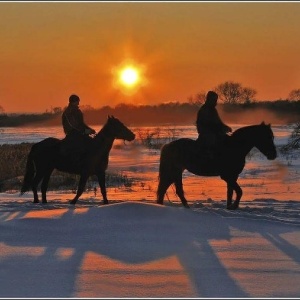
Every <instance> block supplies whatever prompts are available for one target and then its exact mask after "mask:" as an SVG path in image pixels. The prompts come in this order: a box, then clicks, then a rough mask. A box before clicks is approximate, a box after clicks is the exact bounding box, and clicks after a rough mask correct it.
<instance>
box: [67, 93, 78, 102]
mask: <svg viewBox="0 0 300 300" xmlns="http://www.w3.org/2000/svg"><path fill="white" fill-rule="evenodd" d="M77 101H80V99H79V97H78V96H77V95H74V94H73V95H71V96H70V97H69V102H70V103H75V102H77Z"/></svg>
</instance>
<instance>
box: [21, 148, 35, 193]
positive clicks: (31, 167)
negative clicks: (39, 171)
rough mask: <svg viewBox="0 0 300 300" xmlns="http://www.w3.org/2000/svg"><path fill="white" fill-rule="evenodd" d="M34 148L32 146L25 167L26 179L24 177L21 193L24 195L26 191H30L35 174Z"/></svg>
mask: <svg viewBox="0 0 300 300" xmlns="http://www.w3.org/2000/svg"><path fill="white" fill-rule="evenodd" d="M33 150H34V148H33V146H32V148H31V150H30V152H29V154H28V158H27V162H26V169H25V175H24V179H23V184H22V187H21V195H23V194H24V193H25V192H27V191H29V189H30V187H31V184H32V181H33V178H34V176H35V163H34V157H33V154H34V151H33Z"/></svg>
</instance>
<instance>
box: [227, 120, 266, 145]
mask: <svg viewBox="0 0 300 300" xmlns="http://www.w3.org/2000/svg"><path fill="white" fill-rule="evenodd" d="M262 126H264V127H270V124H269V125H267V124H265V123H264V122H262V123H261V124H256V125H248V126H244V127H241V128H238V129H237V130H235V131H234V132H233V133H232V135H231V138H233V140H236V141H239V140H241V139H245V138H246V139H247V138H248V137H249V134H250V133H251V134H254V135H256V134H257V129H259V128H263V127H262Z"/></svg>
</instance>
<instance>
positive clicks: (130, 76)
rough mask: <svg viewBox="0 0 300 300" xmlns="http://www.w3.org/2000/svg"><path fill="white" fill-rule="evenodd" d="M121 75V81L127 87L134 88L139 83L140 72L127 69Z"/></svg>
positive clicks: (130, 68) (131, 68)
mask: <svg viewBox="0 0 300 300" xmlns="http://www.w3.org/2000/svg"><path fill="white" fill-rule="evenodd" d="M120 75H121V76H120V79H121V81H122V82H123V83H124V84H125V85H127V86H133V85H135V84H137V83H138V81H139V74H138V70H137V69H135V68H133V67H126V68H125V69H123V70H122V71H121V74H120Z"/></svg>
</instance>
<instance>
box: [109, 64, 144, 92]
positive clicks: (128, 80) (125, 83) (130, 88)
mask: <svg viewBox="0 0 300 300" xmlns="http://www.w3.org/2000/svg"><path fill="white" fill-rule="evenodd" d="M112 73H113V86H114V88H116V89H118V90H120V91H121V92H122V93H123V94H125V95H132V94H134V93H136V92H137V91H138V90H139V89H140V88H141V87H143V86H144V85H145V84H146V83H147V80H146V78H145V66H144V65H142V64H138V63H136V62H134V61H133V60H130V61H128V60H127V61H123V62H122V63H121V64H120V65H118V66H116V67H114V68H112Z"/></svg>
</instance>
